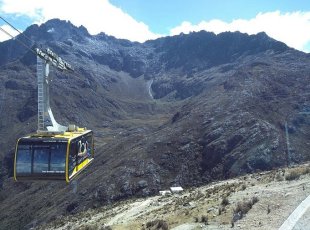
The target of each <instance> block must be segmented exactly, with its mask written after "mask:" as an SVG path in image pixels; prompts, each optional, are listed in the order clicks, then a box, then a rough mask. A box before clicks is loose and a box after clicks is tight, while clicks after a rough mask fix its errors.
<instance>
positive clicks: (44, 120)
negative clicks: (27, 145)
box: [35, 48, 74, 134]
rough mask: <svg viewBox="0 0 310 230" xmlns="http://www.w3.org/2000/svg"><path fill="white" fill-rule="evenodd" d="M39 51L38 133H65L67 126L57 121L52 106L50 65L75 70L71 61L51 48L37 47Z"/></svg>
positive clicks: (60, 68)
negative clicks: (65, 59)
mask: <svg viewBox="0 0 310 230" xmlns="http://www.w3.org/2000/svg"><path fill="white" fill-rule="evenodd" d="M35 51H36V53H37V84H38V130H37V133H38V134H45V133H46V134H48V133H63V132H65V131H67V130H68V127H67V126H63V125H60V124H58V123H57V121H56V120H55V118H54V115H53V112H52V109H51V107H50V94H49V83H50V77H49V66H50V64H52V65H53V66H55V67H56V68H57V69H59V70H61V71H70V72H73V71H74V70H73V68H72V67H71V65H70V64H69V63H67V62H66V61H64V60H62V58H60V57H59V56H58V55H57V54H55V53H54V52H53V51H51V50H50V49H45V50H42V49H39V48H36V49H35Z"/></svg>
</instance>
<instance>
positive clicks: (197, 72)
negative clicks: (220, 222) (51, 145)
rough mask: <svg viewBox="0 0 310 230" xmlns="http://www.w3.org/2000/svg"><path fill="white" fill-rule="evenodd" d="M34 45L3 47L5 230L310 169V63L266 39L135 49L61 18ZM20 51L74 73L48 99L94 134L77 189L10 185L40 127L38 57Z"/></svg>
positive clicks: (39, 32)
mask: <svg viewBox="0 0 310 230" xmlns="http://www.w3.org/2000/svg"><path fill="white" fill-rule="evenodd" d="M24 35H25V36H24ZM24 35H19V36H18V38H17V39H15V40H9V41H5V42H2V43H0V52H1V56H0V79H1V82H2V84H1V85H0V115H1V120H0V137H1V138H0V144H1V146H3V148H2V151H1V152H0V165H2V167H1V183H0V205H1V209H2V210H1V212H0V229H29V228H31V227H33V226H35V225H37V224H40V223H42V222H48V221H50V220H53V219H54V220H55V219H57V218H58V217H59V216H60V215H69V214H73V213H77V212H80V211H82V210H87V209H89V208H94V207H99V206H103V205H106V204H108V203H113V202H115V201H117V200H121V199H127V198H129V197H135V196H148V195H152V194H156V193H157V192H158V191H159V190H162V189H167V188H168V187H169V186H172V185H181V186H183V187H191V186H198V185H204V184H208V183H210V182H212V181H215V180H219V179H225V178H231V177H235V176H238V175H243V174H245V173H251V172H255V171H259V170H269V169H272V168H277V167H280V166H284V165H292V164H296V163H300V162H304V161H308V160H309V159H310V155H309V151H308V150H309V147H310V146H309V145H310V143H309V137H310V129H309V126H310V121H309V115H308V114H309V112H310V105H309V92H310V85H309V82H310V65H309V64H310V56H309V54H305V53H303V52H300V51H297V50H294V49H292V48H289V47H287V46H286V45H285V44H284V43H281V42H279V41H276V40H274V39H272V38H270V37H268V36H267V35H266V34H265V33H259V34H257V35H247V34H242V33H239V32H235V33H231V32H226V33H221V34H218V35H215V34H213V33H209V32H205V31H201V32H195V33H190V34H188V35H184V34H182V35H178V36H173V37H164V38H159V39H156V40H152V41H147V42H145V43H137V42H130V41H128V40H121V39H116V38H114V37H111V36H107V35H105V34H104V33H101V34H98V35H95V36H92V35H90V34H89V33H88V32H87V30H86V28H84V27H82V26H81V27H75V26H74V25H72V24H71V23H70V22H66V21H61V20H58V19H54V20H50V21H48V22H46V23H45V24H42V25H40V26H38V25H32V26H30V27H29V28H28V29H27V30H26V31H25V32H24ZM17 40H19V41H23V42H24V43H25V44H26V45H27V46H30V47H34V46H42V47H49V48H51V49H52V50H53V51H55V52H56V53H57V54H58V55H59V56H61V57H62V58H63V59H64V60H66V61H67V62H69V63H70V64H71V65H72V66H73V67H74V69H75V71H74V73H65V72H59V71H56V70H54V69H52V73H51V76H52V83H51V86H50V88H51V92H52V98H51V106H52V108H53V111H54V114H55V117H56V120H57V121H58V122H59V123H60V124H64V125H66V124H69V123H70V124H71V123H75V124H77V125H79V126H81V127H83V126H86V127H88V128H90V129H92V130H94V134H95V141H96V161H95V163H94V164H92V165H91V166H90V167H89V168H88V169H87V170H86V172H85V173H83V174H81V176H80V177H79V178H78V179H77V181H76V184H71V185H69V186H66V185H65V184H62V183H57V182H19V183H14V182H13V180H12V164H13V154H14V145H15V141H16V139H17V138H18V137H20V136H23V135H25V134H27V133H29V132H33V131H35V130H36V128H37V127H36V126H37V117H36V115H37V106H36V103H37V99H36V97H37V94H36V77H35V67H36V66H35V65H36V56H35V55H34V54H33V53H32V52H31V51H29V50H27V49H26V48H25V47H23V46H21V45H20V44H18V42H17ZM76 186H77V187H76Z"/></svg>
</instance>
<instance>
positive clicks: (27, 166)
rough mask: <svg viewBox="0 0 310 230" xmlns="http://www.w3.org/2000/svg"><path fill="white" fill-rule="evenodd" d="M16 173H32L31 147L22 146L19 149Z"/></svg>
mask: <svg viewBox="0 0 310 230" xmlns="http://www.w3.org/2000/svg"><path fill="white" fill-rule="evenodd" d="M16 172H17V173H31V148H30V146H29V145H20V146H19V147H18V152H17V158H16Z"/></svg>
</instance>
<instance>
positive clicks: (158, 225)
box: [146, 220, 169, 230]
mask: <svg viewBox="0 0 310 230" xmlns="http://www.w3.org/2000/svg"><path fill="white" fill-rule="evenodd" d="M146 227H147V228H148V229H150V228H153V229H161V230H168V229H169V226H168V224H167V222H166V221H164V220H153V221H149V222H147V223H146Z"/></svg>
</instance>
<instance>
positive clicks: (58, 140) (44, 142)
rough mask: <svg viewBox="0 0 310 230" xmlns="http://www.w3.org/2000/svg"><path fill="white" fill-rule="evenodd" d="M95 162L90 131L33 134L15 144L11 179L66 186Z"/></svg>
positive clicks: (79, 129) (78, 130) (81, 129)
mask: <svg viewBox="0 0 310 230" xmlns="http://www.w3.org/2000/svg"><path fill="white" fill-rule="evenodd" d="M93 159H94V140H93V132H92V131H91V130H86V129H83V128H78V129H77V131H71V132H63V133H58V134H57V133H55V134H53V133H45V134H39V133H35V134H32V135H29V136H26V137H22V138H20V139H19V140H18V141H17V144H16V151H15V160H14V179H15V181H21V180H61V181H66V182H67V183H69V182H70V181H72V180H73V179H74V178H75V177H76V176H77V175H78V174H79V173H80V172H81V171H82V170H83V169H85V168H86V167H87V166H88V165H89V164H90V163H91V162H92V161H93Z"/></svg>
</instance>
